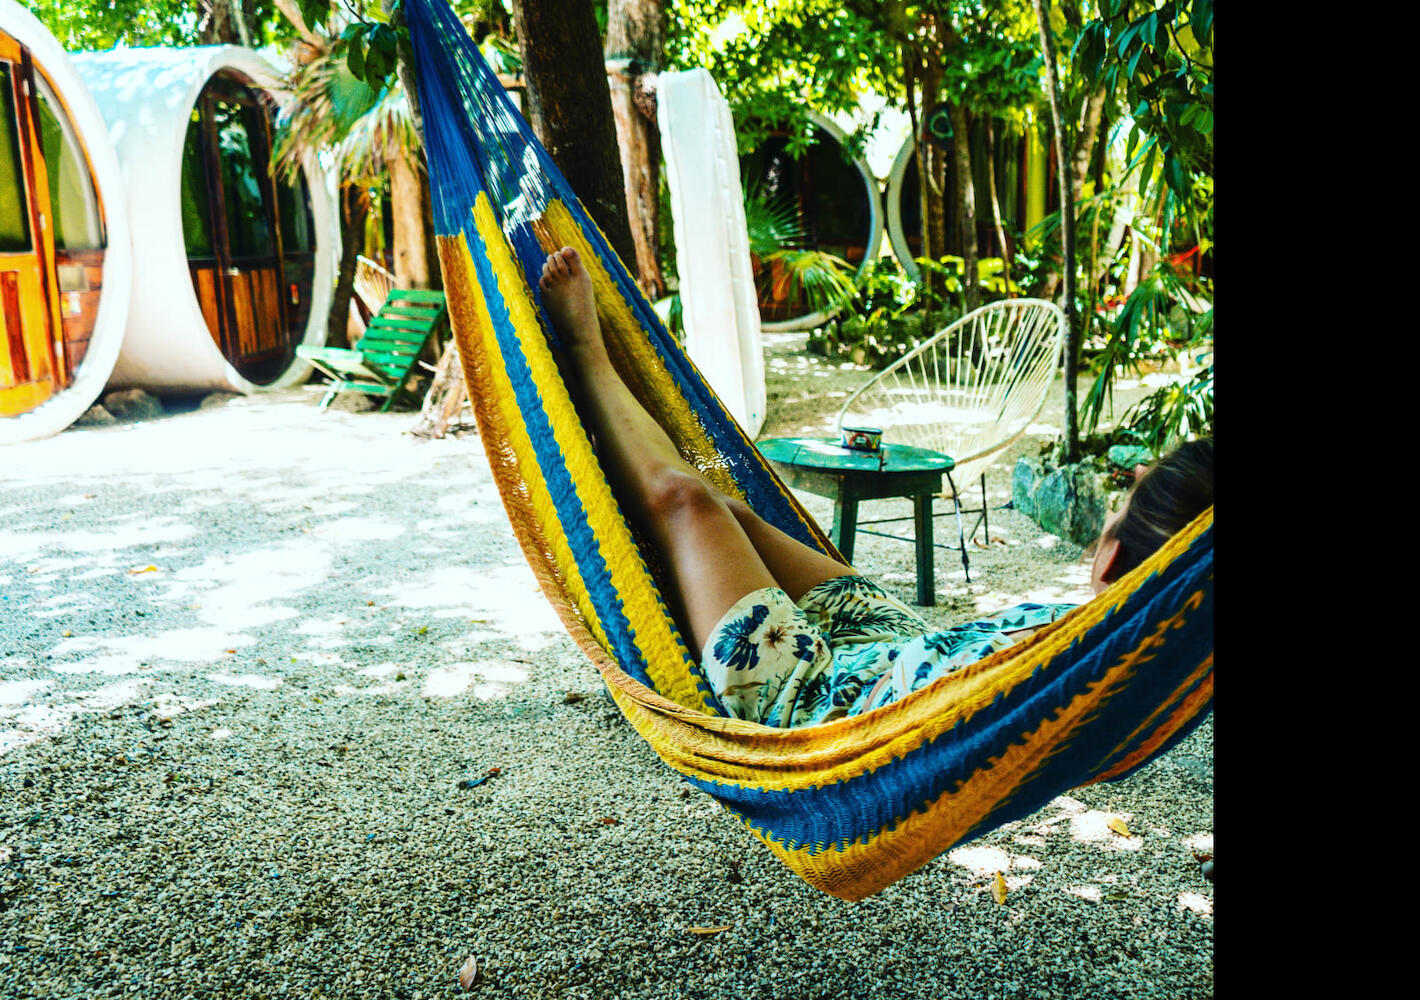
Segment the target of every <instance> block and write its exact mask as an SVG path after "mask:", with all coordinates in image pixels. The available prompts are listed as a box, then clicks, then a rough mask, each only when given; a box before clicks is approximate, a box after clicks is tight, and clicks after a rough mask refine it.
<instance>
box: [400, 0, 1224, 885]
mask: <svg viewBox="0 0 1420 1000" xmlns="http://www.w3.org/2000/svg"><path fill="white" fill-rule="evenodd" d="M405 6H406V16H407V18H408V21H409V25H410V31H411V36H412V39H413V48H414V53H415V64H416V69H417V73H418V90H419V100H420V107H421V111H422V115H423V119H424V129H425V136H424V138H425V146H426V151H427V154H428V159H429V176H430V183H431V188H432V192H433V205H434V216H435V226H436V230H437V234H438V245H439V257H440V263H441V266H442V268H443V276H444V285H445V292H446V294H447V296H448V301H449V310H450V317H451V321H452V327H453V332H454V336H455V338H456V340H457V342H458V346H459V351H460V356H461V361H462V363H463V369H464V377H465V380H466V382H467V385H468V390H469V398H470V399H471V400H472V401H473V406H474V411H475V415H476V418H477V421H478V426H479V433H480V436H481V438H482V440H483V442H484V446H485V448H486V450H487V453H488V458H489V462H490V465H491V467H492V470H493V475H494V477H495V479H496V481H497V483H498V488H499V491H500V493H501V495H502V498H503V501H504V504H505V506H506V507H507V510H508V515H509V519H510V521H511V523H512V525H513V529H514V531H515V533H516V534H517V537H518V540H519V542H520V543H521V545H522V548H523V552H524V554H525V555H526V557H527V559H528V562H529V564H530V565H531V566H532V568H533V571H534V573H535V574H536V575H537V578H538V580H539V582H540V584H541V586H542V589H543V592H544V593H545V594H546V596H547V598H548V600H549V601H550V602H551V603H552V604H553V606H554V607H555V608H556V609H557V611H558V613H559V615H560V616H561V618H562V621H563V623H564V624H565V625H566V627H567V629H568V631H569V632H570V634H571V635H572V637H573V638H574V639H575V640H576V642H577V643H578V645H579V646H580V647H581V648H582V649H583V650H584V651H585V652H586V653H587V655H588V656H589V657H590V658H591V660H592V662H593V663H594V664H595V665H596V666H597V668H598V670H599V671H600V672H601V674H602V677H603V678H604V680H605V682H606V684H607V686H608V688H609V690H610V691H611V694H612V696H613V697H614V699H615V700H616V703H617V705H618V706H619V707H620V708H621V710H622V712H623V713H624V714H625V716H626V717H627V719H628V720H629V721H630V722H631V724H632V725H633V726H635V728H636V729H637V731H638V732H639V733H640V734H641V735H642V737H644V738H645V739H646V740H647V741H648V742H649V743H650V745H651V746H652V748H654V749H655V751H656V753H657V754H658V755H659V756H660V757H661V759H662V760H664V761H665V762H666V763H667V764H668V765H669V766H671V767H672V768H674V769H675V770H677V771H678V772H680V773H681V774H682V775H683V776H684V777H685V778H686V780H687V781H689V782H690V783H691V784H692V785H694V786H696V787H697V788H700V789H702V790H704V791H705V792H707V793H709V794H710V795H712V796H714V797H715V798H716V799H717V800H719V801H720V802H721V803H722V804H723V805H724V806H725V807H726V808H727V809H729V810H730V811H731V812H732V813H734V814H735V815H737V816H738V817H739V818H740V819H741V820H743V822H744V823H745V825H746V826H747V827H748V828H749V829H750V830H751V831H752V832H753V834H754V835H755V836H756V837H758V838H759V839H760V840H761V841H763V842H764V843H765V844H766V845H767V846H768V847H769V848H770V850H771V851H773V852H774V853H775V854H776V855H777V856H778V857H779V858H780V859H781V860H783V861H784V863H785V864H786V865H788V866H789V868H791V869H792V870H793V871H795V872H796V873H797V874H799V875H800V876H802V877H803V878H804V879H805V880H807V881H808V882H810V883H811V884H812V885H814V886H816V887H818V888H820V889H822V890H824V891H825V892H829V893H831V894H833V895H835V896H838V897H840V898H843V899H849V900H856V899H861V898H863V897H865V896H867V895H870V894H871V893H873V892H876V891H878V890H879V889H881V888H883V887H884V886H887V885H889V884H891V883H892V882H893V881H895V880H897V879H898V878H901V877H902V876H904V875H906V874H908V873H909V872H911V871H913V870H915V869H916V868H918V867H920V866H922V865H923V864H925V863H927V862H928V861H930V860H931V859H932V858H934V857H936V856H937V855H938V854H940V853H941V852H943V851H945V850H948V849H949V848H951V847H953V846H954V845H956V844H958V843H961V842H962V841H965V840H968V839H971V838H973V837H976V836H979V835H980V834H982V833H985V832H987V831H989V830H991V829H993V828H995V827H996V826H999V825H1000V824H1002V823H1005V822H1008V821H1010V820H1014V819H1018V818H1020V817H1023V816H1026V815H1028V814H1030V813H1031V812H1033V811H1035V810H1036V809H1039V808H1040V807H1041V806H1043V805H1045V804H1046V803H1047V802H1049V801H1050V799H1052V798H1054V797H1055V796H1056V795H1058V794H1060V793H1061V792H1063V791H1066V790H1068V789H1070V788H1073V787H1076V786H1079V785H1082V784H1088V783H1090V782H1094V781H1099V780H1104V779H1114V778H1120V777H1124V776H1126V775H1128V774H1130V773H1132V772H1133V771H1135V770H1137V769H1138V768H1139V767H1141V766H1143V765H1144V764H1146V763H1148V762H1149V761H1150V760H1152V759H1154V758H1155V757H1156V756H1158V755H1159V754H1160V753H1162V752H1164V751H1165V750H1167V749H1168V748H1169V747H1170V746H1172V745H1173V744H1174V743H1176V742H1177V741H1178V740H1179V739H1181V738H1182V737H1183V736H1185V735H1187V733H1188V732H1189V731H1191V730H1192V729H1193V727H1194V726H1196V725H1197V724H1198V722H1200V721H1201V720H1202V719H1203V718H1204V717H1205V716H1206V714H1207V713H1208V711H1210V710H1211V708H1212V700H1213V631H1212V630H1213V586H1212V580H1213V543H1212V537H1213V533H1212V510H1211V508H1210V509H1209V510H1208V511H1207V512H1205V513H1204V514H1203V515H1202V516H1200V517H1199V519H1198V520H1197V521H1195V522H1194V524H1193V525H1191V526H1190V527H1189V528H1188V529H1186V530H1185V531H1183V532H1181V533H1180V534H1179V535H1178V536H1176V537H1175V538H1174V539H1172V540H1171V541H1170V542H1169V543H1168V544H1167V545H1165V546H1164V547H1163V548H1162V549H1161V550H1160V551H1159V552H1158V553H1156V554H1155V555H1154V556H1153V557H1151V558H1150V559H1149V560H1147V561H1146V562H1145V563H1144V564H1143V565H1142V566H1140V567H1138V568H1137V569H1135V570H1134V571H1133V572H1131V573H1129V574H1128V575H1127V576H1125V577H1124V578H1123V579H1121V580H1119V581H1118V582H1116V583H1115V584H1114V585H1113V586H1111V587H1110V588H1109V590H1108V591H1106V593H1105V594H1103V595H1101V596H1100V597H1099V598H1097V599H1096V600H1094V601H1092V602H1091V603H1090V604H1088V605H1085V606H1084V607H1082V608H1080V609H1079V610H1077V611H1074V612H1072V613H1070V614H1068V615H1066V616H1064V617H1063V618H1061V619H1060V620H1059V621H1057V622H1055V623H1054V624H1052V625H1050V626H1048V627H1046V628H1044V629H1042V630H1040V631H1039V632H1037V633H1036V634H1035V635H1034V636H1033V637H1032V638H1031V639H1030V640H1028V641H1027V642H1025V643H1023V644H1021V645H1019V646H1015V647H1012V648H1010V649H1007V650H1003V651H1002V652H1000V653H998V654H996V655H994V656H992V657H990V658H988V659H986V660H983V661H981V662H979V663H976V664H972V665H971V666H969V667H967V668H965V669H963V670H960V671H958V672H956V673H954V674H952V675H950V676H947V677H944V678H942V679H941V680H939V681H937V682H936V683H934V684H932V685H930V686H929V687H926V688H924V689H922V690H920V691H917V692H914V693H913V694H912V695H910V696H908V697H907V698H904V699H903V700H901V701H899V702H897V703H895V704H892V705H889V706H886V707H884V708H882V709H879V710H877V711H874V712H871V713H868V714H866V715H862V716H857V717H851V718H846V719H840V720H838V721H835V722H831V723H828V724H825V725H819V726H813V727H808V728H803V729H772V728H769V727H766V726H762V725H759V724H756V723H751V722H745V721H743V720H739V719H733V718H728V717H726V715H725V713H724V711H723V710H722V709H721V707H720V705H719V704H718V703H717V701H716V699H715V697H714V694H713V693H712V692H711V690H710V688H709V685H708V684H707V683H706V681H705V678H704V675H703V673H702V672H701V669H700V666H699V664H698V663H697V662H696V661H695V660H694V659H693V658H692V657H691V656H690V655H689V651H688V650H687V647H686V645H685V642H684V640H683V639H682V637H681V634H680V632H679V630H678V629H677V627H676V624H675V621H674V617H673V615H672V613H671V611H670V609H669V608H668V606H667V604H666V602H665V600H664V599H663V597H662V591H661V589H660V587H658V586H657V582H656V569H655V567H654V565H653V563H654V559H648V558H647V556H646V554H645V553H643V552H642V550H641V549H640V548H639V547H638V545H637V539H636V537H635V535H634V533H633V532H632V530H631V528H630V527H629V525H628V523H627V521H626V519H625V518H624V517H623V516H622V514H621V511H620V508H619V507H618V506H617V503H616V499H615V497H614V496H613V495H612V491H611V488H610V486H609V484H608V482H607V479H606V476H605V474H604V473H603V471H602V469H601V466H600V465H599V463H598V460H597V456H596V453H595V450H594V449H593V446H592V442H591V440H590V438H589V437H588V434H587V432H586V430H585V428H584V427H583V425H582V422H581V419H580V418H579V416H578V414H577V410H576V407H575V404H574V400H573V398H572V395H571V393H570V392H569V390H568V387H567V385H566V383H565V382H564V379H563V377H562V374H561V370H560V368H559V357H560V348H559V345H558V340H557V336H556V334H555V332H554V331H553V330H552V328H551V325H550V323H549V322H548V319H547V316H546V314H545V312H544V311H543V309H542V305H541V301H540V293H539V292H538V290H537V282H536V277H537V276H538V274H539V273H540V271H541V267H542V263H543V260H544V259H545V257H546V255H547V254H548V253H549V252H551V251H552V250H555V249H557V248H558V247H561V246H566V245H570V246H573V247H575V248H576V249H577V250H578V252H579V253H580V254H581V256H582V259H583V261H584V262H585V263H586V265H587V267H588V270H589V271H590V272H591V275H592V282H593V287H594V291H595V294H596V299H597V308H598V313H599V316H600V318H601V322H602V326H603V330H604V332H605V334H606V339H607V345H608V349H609V352H610V353H611V355H612V360H613V363H614V364H616V366H617V369H618V371H619V372H620V373H621V375H622V377H623V379H625V381H626V382H627V384H628V386H629V387H630V389H631V391H632V392H633V393H634V394H635V396H636V397H637V398H638V399H639V400H640V401H641V403H642V405H643V406H645V407H646V408H647V410H648V411H649V412H650V413H651V414H652V416H654V417H655V418H656V419H657V420H658V422H659V423H660V424H661V426H662V427H664V428H665V429H666V432H667V434H668V435H669V436H670V437H671V439H672V440H673V441H674V442H675V443H676V445H677V447H678V448H679V449H680V451H681V454H682V455H683V456H684V457H685V458H686V460H687V461H689V462H690V463H691V464H692V465H694V466H695V467H697V468H698V469H700V470H701V471H702V472H703V473H704V474H705V475H706V476H707V478H709V479H710V481H711V482H712V483H714V485H715V486H716V487H717V488H719V489H721V490H722V491H723V492H725V493H726V494H727V495H730V496H734V497H737V498H740V499H743V500H745V501H746V502H747V503H748V504H749V505H750V506H751V507H753V508H754V509H755V510H756V511H757V512H758V513H759V514H760V515H761V516H762V517H764V518H765V520H767V521H769V522H770V523H772V524H775V525H777V526H778V527H780V528H781V529H783V530H784V531H786V532H788V533H789V534H791V535H793V536H794V537H796V538H799V539H800V540H801V541H804V542H805V543H807V544H809V545H812V546H815V547H817V548H818V549H819V550H821V551H823V552H826V553H829V554H831V555H835V556H836V555H837V553H836V551H835V550H834V548H833V546H832V544H831V543H830V542H829V540H828V539H827V537H826V536H824V534H823V533H822V531H821V530H820V529H819V528H818V527H817V525H816V524H815V523H814V521H813V519H812V518H811V517H810V516H809V515H808V514H807V513H806V512H805V511H804V509H803V508H802V507H801V506H800V504H799V503H798V501H797V500H796V499H795V498H794V496H793V495H792V494H791V493H790V492H789V491H788V490H787V489H786V488H785V487H784V485H783V484H782V483H781V482H780V481H779V479H778V478H777V477H776V476H775V475H774V473H773V471H772V470H771V468H770V467H769V465H768V463H767V462H766V461H765V460H764V459H763V457H762V456H761V455H760V454H759V452H758V451H756V450H755V448H754V446H753V443H752V442H751V441H749V439H748V438H747V437H746V436H745V434H744V433H743V431H742V430H741V429H740V428H739V427H738V426H737V425H736V424H735V421H734V419H733V418H732V417H731V416H730V414H729V412H728V411H727V409H726V408H725V407H724V406H723V405H722V404H721V403H720V401H719V400H718V399H717V398H716V397H715V394H714V392H713V391H712V390H711V389H710V388H709V386H708V385H707V384H706V383H705V381H704V379H703V378H701V377H700V374H699V372H697V371H696V369H695V367H694V365H693V364H692V363H691V362H690V361H689V359H688V358H687V357H686V356H685V354H684V352H683V351H682V350H681V348H680V346H679V345H678V343H677V342H676V340H675V338H674V337H672V336H671V335H670V334H669V333H668V332H667V331H666V330H665V328H664V327H663V326H662V325H661V323H660V322H659V320H658V319H657V318H656V315H655V313H654V312H653V311H652V309H651V307H650V304H649V303H648V302H647V301H646V300H645V298H644V297H643V296H642V294H641V292H640V291H639V289H638V288H637V286H636V284H635V282H634V281H633V280H632V278H631V277H630V275H629V274H628V272H627V270H626V268H625V267H624V266H623V265H622V263H621V261H620V260H618V259H617V257H616V255H615V253H614V252H613V251H612V250H611V248H610V246H609V245H608V243H607V241H606V239H605V237H604V236H603V235H602V233H601V232H600V231H599V230H598V229H597V227H596V225H595V224H594V223H593V222H592V221H591V219H590V218H589V217H588V215H587V213H586V212H585V211H584V209H583V208H582V206H581V204H580V203H579V202H578V201H577V199H576V197H575V195H574V194H573V193H572V191H571V190H570V189H569V188H568V186H567V183H566V181H565V180H564V179H563V177H562V175H561V174H560V173H559V172H558V170H557V168H556V166H555V165H554V164H553V162H552V160H551V158H550V157H549V156H548V154H547V152H546V151H545V150H544V149H543V148H542V146H541V145H540V144H539V143H538V142H537V140H536V138H535V137H534V136H533V135H532V133H531V131H530V129H529V128H528V126H527V124H526V122H525V121H524V120H523V118H522V117H521V115H520V114H519V113H518V112H517V111H516V109H515V108H514V107H513V105H512V103H511V102H510V101H509V99H508V97H507V95H506V94H505V93H504V91H503V88H502V87H501V86H500V85H499V83H498V81H497V78H496V77H495V76H494V74H493V72H492V71H491V70H490V69H489V68H488V67H487V65H486V64H485V63H484V62H483V59H482V57H481V56H480V55H479V53H478V51H477V49H476V47H475V46H474V44H473V41H472V40H471V39H470V38H469V37H468V35H467V33H466V31H465V30H464V28H463V27H462V25H461V24H460V23H459V21H458V19H457V17H456V16H455V15H454V14H453V12H452V11H451V10H450V9H449V7H448V6H447V5H446V4H445V2H444V0H406V5H405Z"/></svg>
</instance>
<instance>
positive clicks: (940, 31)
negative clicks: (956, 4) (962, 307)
mask: <svg viewBox="0 0 1420 1000" xmlns="http://www.w3.org/2000/svg"><path fill="white" fill-rule="evenodd" d="M937 38H938V41H939V42H940V45H941V51H942V52H944V53H946V54H947V55H948V56H952V55H955V54H956V53H958V52H959V51H960V50H961V49H962V47H963V46H962V40H961V36H960V35H958V34H957V31H956V28H955V27H953V26H952V23H951V22H950V21H948V20H947V19H946V17H945V16H939V17H938V19H937ZM949 114H950V115H951V121H952V169H953V170H954V171H955V172H956V177H955V178H954V180H955V182H956V183H955V184H954V185H953V187H954V188H955V192H956V194H955V197H956V226H957V233H958V238H957V246H958V248H959V249H960V253H961V256H962V258H963V259H964V260H965V265H964V266H963V268H962V271H963V273H962V278H961V280H962V289H963V292H964V298H965V300H966V308H967V310H968V311H970V310H972V309H975V308H976V303H977V301H978V300H979V299H980V298H981V288H980V285H979V283H978V278H977V274H976V259H977V258H978V257H979V256H980V255H981V254H980V250H979V249H978V248H977V245H976V185H975V182H974V180H973V179H972V174H971V135H970V132H969V130H968V125H967V120H966V108H965V106H964V105H963V104H962V103H961V101H959V100H955V99H953V100H952V103H951V110H950V111H949Z"/></svg>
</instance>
